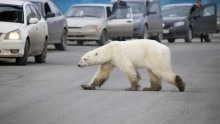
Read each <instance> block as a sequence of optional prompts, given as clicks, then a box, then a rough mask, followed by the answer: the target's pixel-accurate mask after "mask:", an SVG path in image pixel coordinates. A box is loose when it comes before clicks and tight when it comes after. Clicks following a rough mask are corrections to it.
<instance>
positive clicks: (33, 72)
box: [0, 41, 220, 124]
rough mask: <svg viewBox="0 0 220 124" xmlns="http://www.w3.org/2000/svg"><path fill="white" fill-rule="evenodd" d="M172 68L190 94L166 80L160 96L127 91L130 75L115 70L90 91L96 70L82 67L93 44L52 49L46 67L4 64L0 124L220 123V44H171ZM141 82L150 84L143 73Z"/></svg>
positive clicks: (1, 66) (0, 79)
mask: <svg viewBox="0 0 220 124" xmlns="http://www.w3.org/2000/svg"><path fill="white" fill-rule="evenodd" d="M164 44H166V45H167V46H168V47H169V48H170V49H171V54H172V66H173V70H174V71H175V72H176V73H178V74H179V75H181V76H182V78H183V80H184V81H185V82H186V91H185V92H178V90H177V89H176V88H175V87H173V86H171V85H170V84H168V83H166V82H164V81H163V82H162V86H163V89H162V90H161V91H159V92H150V91H147V92H146V91H134V92H132V91H130V92H129V91H124V89H125V88H128V87H129V86H130V85H129V82H128V79H127V77H126V76H125V75H124V74H123V73H122V72H121V71H119V70H118V69H115V70H114V71H113V73H112V75H111V77H110V79H109V80H108V81H107V82H106V84H104V86H103V87H101V88H100V89H97V90H94V91H85V90H82V89H81V88H80V85H81V84H85V83H88V82H89V80H90V79H91V78H92V76H93V75H94V73H95V72H96V70H97V66H93V67H88V68H83V69H81V68H78V67H77V66H76V65H77V62H78V61H79V59H80V57H81V55H83V54H84V53H85V52H87V51H89V50H92V49H94V48H97V47H98V46H96V45H94V44H87V45H85V46H76V45H74V44H70V45H69V46H68V48H67V51H65V52H60V51H56V50H53V47H51V49H50V50H49V53H48V59H47V63H46V64H36V63H34V59H33V58H30V59H29V64H28V65H27V66H16V65H15V64H14V60H7V59H6V60H5V59H1V60H0V124H220V81H219V79H220V41H219V42H218V41H217V42H212V43H199V42H193V43H183V42H177V43H174V44H168V43H166V42H164ZM140 74H141V77H142V80H141V81H140V84H141V85H142V86H143V87H144V86H149V83H148V77H147V76H146V73H145V71H144V70H140Z"/></svg>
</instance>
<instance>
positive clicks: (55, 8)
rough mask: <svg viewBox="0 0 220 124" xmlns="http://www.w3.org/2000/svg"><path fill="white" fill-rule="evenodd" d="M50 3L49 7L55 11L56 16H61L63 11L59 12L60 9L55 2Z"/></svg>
mask: <svg viewBox="0 0 220 124" xmlns="http://www.w3.org/2000/svg"><path fill="white" fill-rule="evenodd" d="M48 3H49V5H50V7H51V8H53V9H54V12H55V14H56V15H57V16H61V15H62V13H61V11H60V10H59V8H58V7H57V6H56V5H55V4H54V3H53V2H50V1H49V2H48Z"/></svg>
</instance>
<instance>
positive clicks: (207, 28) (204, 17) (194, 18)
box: [162, 3, 217, 43]
mask: <svg viewBox="0 0 220 124" xmlns="http://www.w3.org/2000/svg"><path fill="white" fill-rule="evenodd" d="M192 6H193V4H192V3H180V4H167V5H164V6H163V7H162V15H163V23H164V24H163V39H167V40H168V42H169V43H173V42H175V39H179V38H184V39H185V42H191V41H192V39H193V38H194V37H200V38H202V37H203V38H204V39H205V41H206V42H210V38H209V35H208V34H209V33H216V32H217V24H216V22H217V10H216V5H215V4H212V3H210V4H207V5H204V6H202V7H200V8H199V9H197V10H196V11H194V12H193V13H190V10H191V8H192Z"/></svg>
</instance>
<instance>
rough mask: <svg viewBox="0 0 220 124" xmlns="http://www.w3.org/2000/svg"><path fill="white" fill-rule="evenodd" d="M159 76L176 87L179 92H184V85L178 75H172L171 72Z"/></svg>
mask: <svg viewBox="0 0 220 124" xmlns="http://www.w3.org/2000/svg"><path fill="white" fill-rule="evenodd" d="M160 76H161V77H162V78H163V79H164V80H166V81H167V82H169V83H171V84H173V85H174V86H176V87H177V88H178V89H179V91H180V92H183V91H184V90H185V83H184V82H183V80H182V78H181V77H180V76H179V75H177V74H174V73H173V72H172V71H169V72H163V73H161V74H160Z"/></svg>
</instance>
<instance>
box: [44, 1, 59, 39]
mask: <svg viewBox="0 0 220 124" xmlns="http://www.w3.org/2000/svg"><path fill="white" fill-rule="evenodd" d="M44 9H45V15H46V21H47V25H48V34H49V43H54V42H57V41H56V39H57V31H56V30H57V24H56V23H57V22H56V21H57V19H56V15H55V14H56V12H55V9H54V8H51V6H49V3H48V2H46V3H45V4H44ZM52 15H53V16H52Z"/></svg>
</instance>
